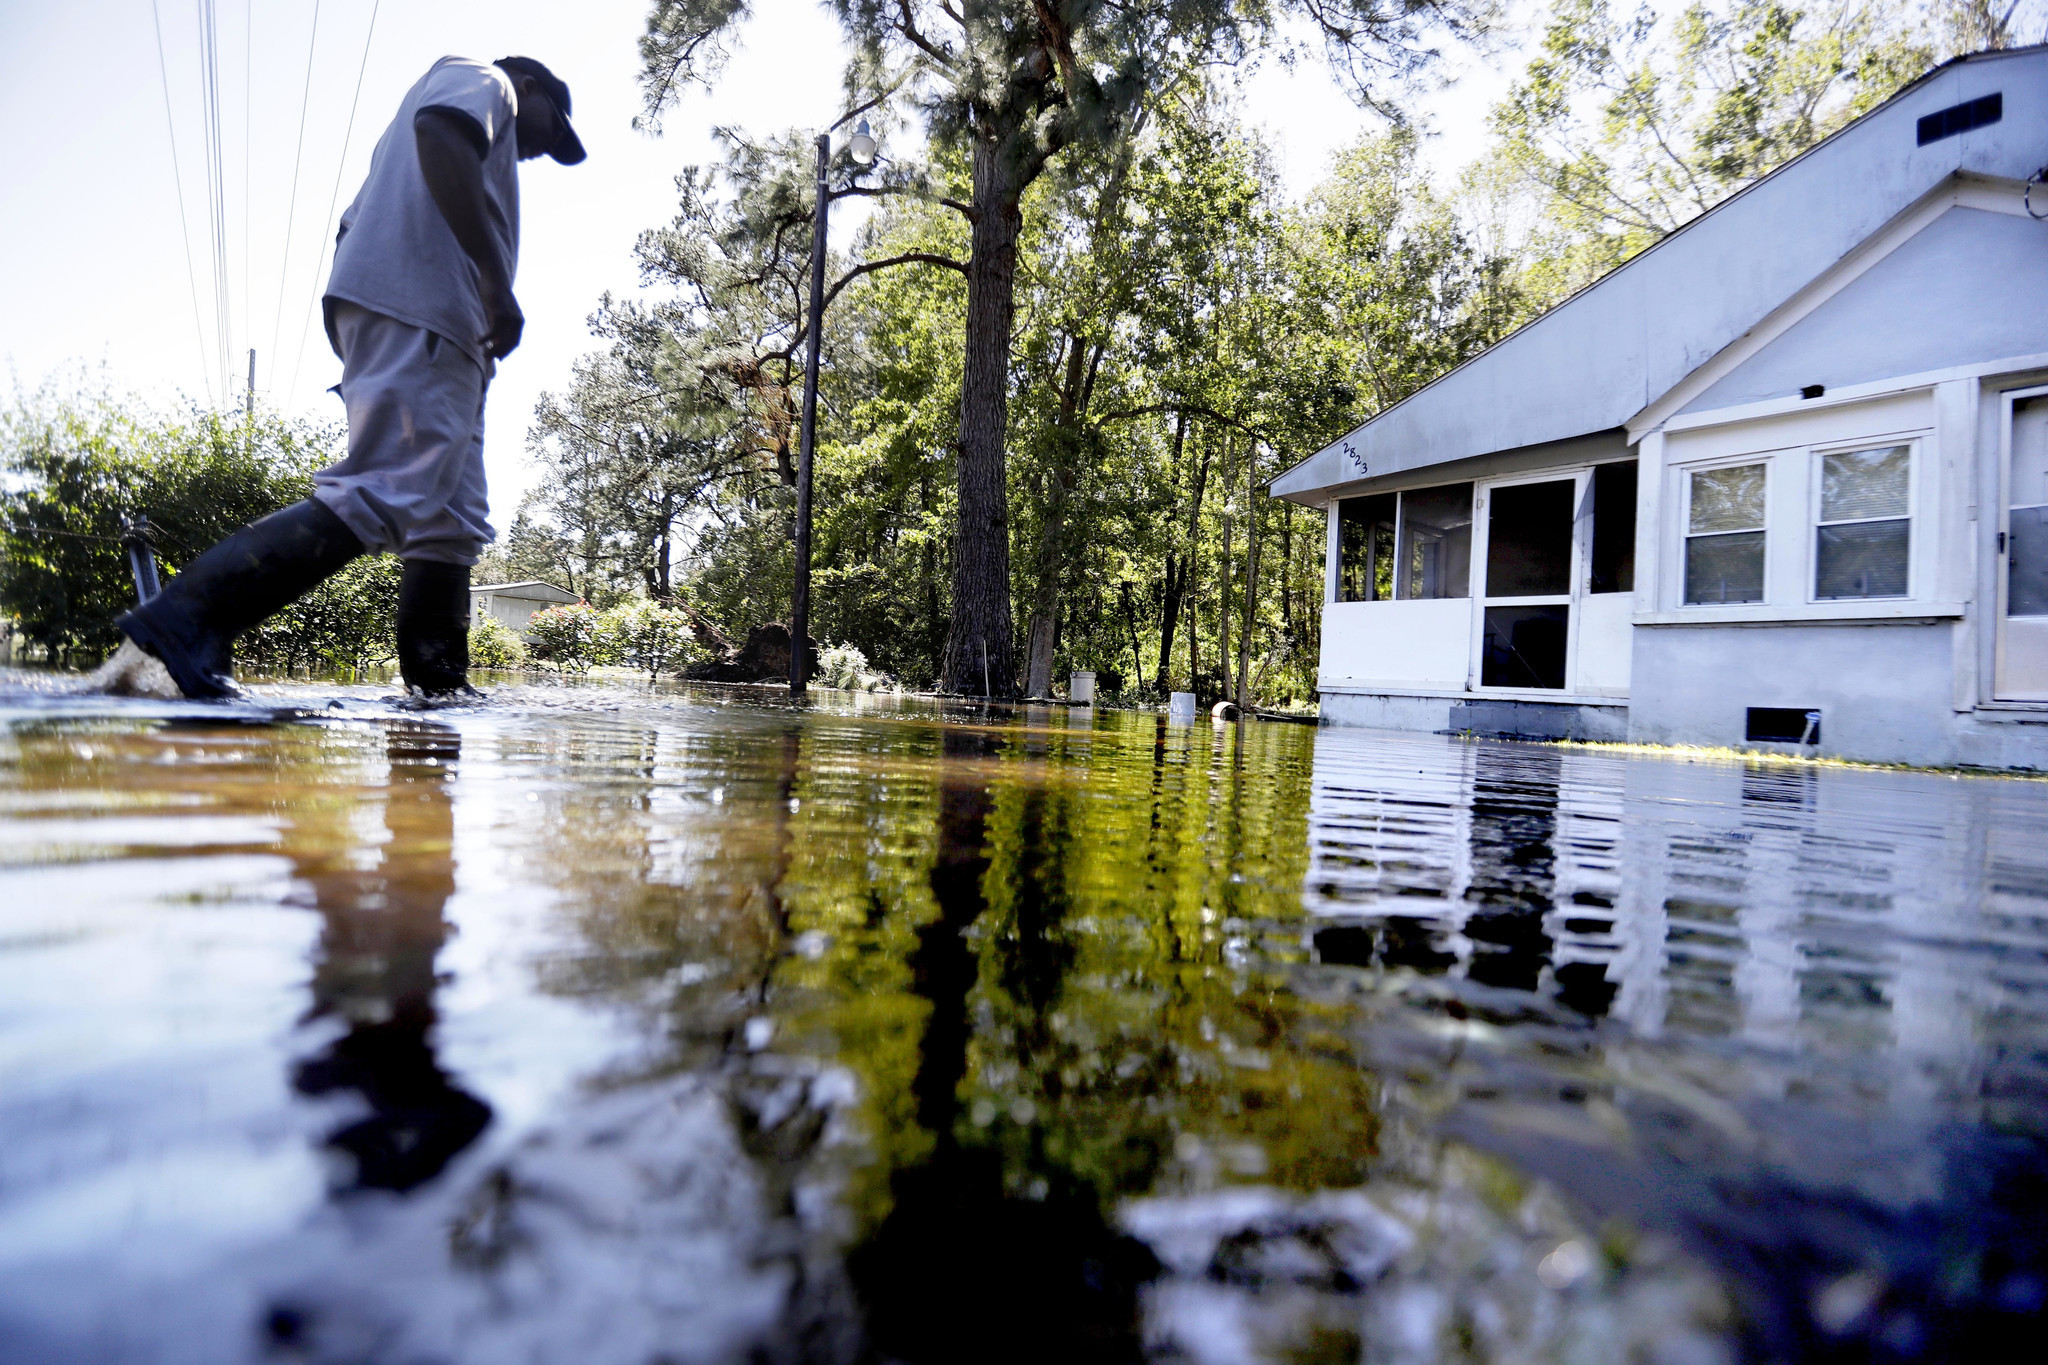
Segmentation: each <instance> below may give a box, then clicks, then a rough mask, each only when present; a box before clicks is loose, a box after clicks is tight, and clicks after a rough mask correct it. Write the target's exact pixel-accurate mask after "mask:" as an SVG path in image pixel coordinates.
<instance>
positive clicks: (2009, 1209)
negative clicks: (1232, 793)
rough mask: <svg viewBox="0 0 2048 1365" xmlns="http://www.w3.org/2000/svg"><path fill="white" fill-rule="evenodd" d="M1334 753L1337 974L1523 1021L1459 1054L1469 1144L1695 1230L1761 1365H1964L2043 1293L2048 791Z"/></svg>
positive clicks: (1329, 952) (1458, 1090) (1730, 770)
mask: <svg viewBox="0 0 2048 1365" xmlns="http://www.w3.org/2000/svg"><path fill="white" fill-rule="evenodd" d="M1323 740H1324V742H1323V744H1322V745H1321V746H1319V748H1320V749H1321V750H1323V751H1325V752H1326V753H1327V757H1328V760H1329V761H1327V762H1322V761H1320V759H1321V755H1320V754H1319V767H1318V774H1317V808H1316V814H1315V817H1314V818H1313V819H1312V822H1311V828H1312V831H1313V834H1312V838H1314V839H1315V841H1316V856H1315V859H1314V862H1313V865H1312V867H1311V869H1310V871H1309V873H1308V885H1309V888H1310V894H1309V904H1310V906H1311V908H1312V909H1314V910H1315V911H1316V912H1317V913H1318V915H1319V917H1321V918H1323V919H1324V920H1325V921H1326V923H1325V925H1324V926H1323V927H1320V928H1318V929H1317V930H1316V931H1315V932H1314V934H1313V941H1314V943H1315V945H1316V948H1317V950H1318V956H1319V960H1320V961H1321V962H1322V963H1324V964H1325V965H1326V966H1340V965H1341V966H1350V967H1367V968H1373V969H1379V970H1383V971H1387V972H1390V973H1392V975H1390V976H1389V977H1387V978H1386V980H1387V981H1388V982H1389V984H1391V985H1393V986H1394V987H1395V988H1396V989H1397V990H1406V989H1408V988H1406V987H1403V986H1401V985H1400V982H1401V980H1402V979H1403V977H1404V975H1405V973H1407V972H1414V973H1417V974H1418V978H1421V977H1427V976H1431V975H1435V976H1440V977H1442V978H1443V983H1444V984H1443V987H1442V988H1440V989H1438V990H1437V991H1436V992H1435V993H1433V994H1426V995H1417V996H1416V997H1415V998H1416V999H1417V1000H1418V1001H1421V1002H1427V1003H1429V1004H1430V1005H1431V1007H1432V1008H1437V1009H1442V1010H1444V1011H1446V1012H1448V1013H1450V1014H1452V1015H1453V1016H1455V1017H1457V1018H1461V1019H1462V1018H1468V1017H1471V1018H1478V1019H1484V1020H1487V1021H1490V1022H1491V1023H1493V1024H1496V1025H1510V1026H1513V1027H1511V1028H1510V1029H1509V1030H1508V1031H1506V1032H1501V1033H1496V1034H1491V1035H1481V1039H1483V1040H1484V1042H1485V1044H1486V1045H1485V1046H1483V1047H1482V1048H1481V1049H1480V1050H1479V1053H1478V1055H1472V1054H1471V1053H1467V1054H1466V1055H1464V1056H1459V1057H1456V1058H1455V1059H1454V1058H1453V1057H1452V1056H1451V1054H1449V1053H1440V1054H1439V1055H1440V1056H1442V1057H1443V1059H1444V1063H1445V1066H1446V1072H1445V1076H1444V1081H1443V1083H1442V1084H1440V1086H1439V1087H1438V1088H1439V1090H1440V1092H1441V1093H1442V1096H1443V1099H1442V1100H1440V1101H1439V1102H1440V1103H1448V1104H1449V1105H1450V1110H1449V1114H1448V1122H1447V1125H1446V1126H1447V1128H1448V1130H1449V1131H1451V1132H1454V1133H1457V1134H1459V1135H1461V1136H1462V1137H1464V1138H1465V1139H1466V1140H1468V1141H1471V1142H1474V1143H1476V1144H1478V1145H1480V1146H1482V1147H1484V1148H1487V1149H1489V1150H1492V1151H1495V1152H1499V1153H1501V1154H1504V1155H1506V1156H1508V1157H1510V1158H1511V1159H1512V1160H1513V1161H1514V1162H1515V1163H1516V1164H1517V1165H1519V1166H1521V1167H1523V1168H1524V1169H1529V1170H1533V1171H1535V1172H1537V1173H1540V1174H1542V1175H1544V1176H1546V1177H1548V1178H1549V1179H1551V1180H1553V1181H1555V1182H1557V1184H1558V1185H1559V1186H1560V1187H1561V1188H1563V1189H1566V1190H1568V1191H1570V1192H1571V1193H1572V1194H1573V1195H1574V1196H1575V1197H1576V1198H1578V1199H1580V1200H1582V1201H1584V1202H1585V1204H1586V1205H1587V1206H1588V1207H1590V1208H1591V1209H1593V1210H1595V1211H1597V1212H1599V1213H1601V1214H1603V1215H1618V1216H1621V1217H1624V1218H1626V1219H1627V1220H1629V1221H1630V1222H1631V1223H1633V1224H1634V1225H1636V1226H1639V1227H1648V1228H1653V1229H1665V1230H1669V1231H1671V1232H1672V1233H1674V1234H1675V1235H1677V1236H1679V1237H1680V1238H1681V1239H1683V1240H1684V1241H1685V1242H1686V1244H1687V1245H1689V1246H1690V1247H1692V1248H1693V1249H1694V1250H1695V1251H1696V1252H1697V1253H1698V1254H1700V1255H1701V1256H1702V1257H1704V1258H1705V1259H1707V1260H1709V1261H1710V1262H1713V1263H1715V1264H1717V1265H1718V1266H1720V1267H1721V1269H1722V1270H1723V1272H1724V1274H1725V1276H1726V1283H1727V1284H1728V1286H1729V1288H1730V1290H1731V1292H1732V1294H1733V1296H1734V1298H1735V1300H1736V1302H1737V1304H1738V1305H1739V1307H1740V1308H1741V1310H1742V1314H1743V1324H1744V1337H1745V1339H1746V1341H1747V1343H1748V1345H1749V1346H1750V1347H1751V1348H1752V1349H1754V1350H1755V1351H1756V1352H1757V1353H1759V1354H1760V1355H1761V1356H1763V1357H1765V1358H1777V1359H1789V1358H1808V1357H1813V1356H1823V1357H1825V1356H1830V1355H1832V1354H1835V1353H1837V1352H1846V1353H1847V1354H1848V1355H1850V1356H1854V1357H1856V1358H1863V1357H1864V1356H1865V1355H1866V1354H1872V1355H1874V1356H1875V1357H1877V1358H1886V1359H1890V1358H1897V1359H1909V1358H1932V1359H1949V1358H1964V1357H1966V1356H1968V1355H1969V1354H1971V1353H1972V1352H1976V1351H1981V1350H1986V1349H1989V1347H1990V1346H1991V1345H1992V1343H1994V1342H1995V1341H1997V1339H1998V1338H1999V1336H2000V1334H2002V1333H2005V1332H2008V1331H2010V1330H2012V1328H2013V1326H2014V1325H2015V1320H2016V1319H2015V1316H2014V1315H2024V1314H2026V1313H2031V1312H2034V1311H2037V1310H2038V1309H2039V1308H2040V1307H2042V1306H2048V1279H2044V1271H2048V1236H2044V1232H2043V1229H2042V1215H2043V1213H2044V1212H2048V1180H2044V1176H2043V1174H2042V1173H2043V1171H2044V1161H2043V1158H2044V1155H2048V1153H2044V1150H2043V1143H2042V1138H2043V1134H2044V1127H2048V1125H2044V1118H2048V1110H2044V1107H2043V1106H2042V1105H2041V1103H2040V1100H2041V1097H2042V1093H2043V1092H2042V1082H2043V1079H2044V1075H2048V1057H2044V1054H2043V1052H2042V1051H2041V1050H2040V1049H2039V1047H2038V1046H2037V1043H2038V1040H2039V1038H2040V1037H2041V1036H2042V1035H2041V1029H2042V1028H2043V1025H2044V1019H2043V1017H2042V1006H2041V1004H2040V1003H2039V1002H2040V1001H2041V1000H2043V999H2044V998H2048V991H2044V987H2048V977H2044V974H2043V973H2042V971H2041V961H2042V958H2041V954H2040V948H2041V946H2042V945H2043V942H2044V936H2043V911H2044V909H2048V865H2044V862H2048V850H2043V849H2042V848H2041V846H2040V834H2041V832H2042V814H2041V811H2040V810H2039V806H2038V803H2039V794H2038V792H2037V791H2035V790H2031V789H2028V788H2025V787H2019V786H2015V785H2012V784H1997V783H1984V782H1975V783H1957V782H1954V781H1952V780H1949V779H1941V778H1929V777H1917V776H1907V777H1900V778H1896V779H1889V780H1887V781H1886V782H1883V783H1878V782H1872V781H1871V780H1870V779H1869V777H1868V776H1867V775H1865V774H1859V773H1852V772H1845V771H1840V770H1823V769H1814V768H1803V769H1793V770H1789V771H1788V770H1784V769H1775V770H1774V769H1768V768H1754V767H1751V768H1740V767H1736V766H1734V765H1705V764H1672V763H1666V762H1653V763H1644V762H1629V761H1626V760H1622V759H1618V758H1610V757H1607V756H1604V755H1591V754H1572V753H1570V752H1559V751H1556V750H1543V749H1535V748H1526V747H1521V746H1472V747H1470V748H1468V749H1465V750H1463V751H1459V750H1450V751H1446V752H1445V753H1444V754H1443V755H1442V757H1440V758H1438V760H1437V762H1436V764H1435V767H1434V771H1432V770H1431V769H1430V768H1428V767H1425V768H1424V769H1423V770H1421V771H1417V770H1416V769H1415V767H1414V765H1413V764H1412V763H1410V764H1408V765H1407V766H1402V760H1403V759H1404V758H1410V759H1416V760H1418V761H1425V760H1426V759H1427V757H1428V756H1427V755H1418V754H1417V753H1415V751H1414V750H1413V748H1412V746H1409V749H1410V751H1409V752H1408V753H1407V754H1401V753H1394V754H1384V753H1375V752H1373V751H1372V750H1371V749H1369V748H1366V747H1364V746H1360V745H1358V744H1356V743H1355V742H1351V743H1347V742H1346V741H1345V740H1344V739H1342V738H1333V737H1330V736H1324V737H1323ZM1446 760H1448V761H1446ZM1432 778H1448V779H1450V782H1451V787H1450V790H1449V791H1447V792H1445V793H1444V796H1445V798H1446V799H1443V800H1441V801H1438V800H1431V799H1427V798H1425V799H1421V800H1418V799H1417V796H1418V789H1420V791H1422V792H1428V791H1429V790H1430V789H1431V788H1432V787H1433V786H1434V785H1435V784H1434V783H1433V782H1432V781H1431V779H1432ZM1467 793H1469V795H1467ZM2020 826H2026V827H2031V829H2032V830H2033V833H2032V834H2030V835H2025V836H2021V839H2022V840H2023V841H2025V842H2027V843H2030V844H2032V845H2033V846H2034V847H2033V848H2032V850H2031V851H2030V852H2029V853H2028V854H2027V855H2026V856H2025V858H2024V860H2015V861H2014V862H2010V863H2007V864H2005V865H2004V866H2003V867H2002V868H2001V867H2000V866H1999V865H1998V863H1997V860H1996V858H1995V856H1993V857H1988V856H1987V854H1988V853H1989V850H1988V849H1987V848H1985V847H1984V844H1985V842H1987V841H1988V842H1989V843H1992V844H1998V843H2004V842H2006V840H2007V839H2008V838H2010V834H2011V832H2012V831H2013V830H2015V828H2017V827H2020ZM1461 835H1463V836H1465V837H1460V836H1461ZM1973 845H1974V846H1973ZM1617 873H1618V874H1619V875H1617ZM1418 896H1419V897H1421V898H1423V899H1425V900H1430V901H1435V902H1437V903H1438V904H1439V905H1440V907H1441V908H1440V909H1438V910H1437V911H1436V912H1435V913H1434V914H1431V915H1426V916H1420V917H1418V916H1416V915H1414V914H1413V913H1411V911H1410V907H1412V906H1413V905H1415V904H1416V898H1417V897H1418ZM1418 933H1420V934H1422V935H1426V938H1427V942H1428V945H1429V947H1428V951H1427V952H1426V954H1424V955H1421V956H1419V957H1418V955H1416V954H1415V953H1414V952H1413V951H1412V945H1413V944H1414V943H1415V942H1416V941H1417V938H1418ZM1411 979H1417V978H1411ZM1607 1015H1611V1016H1613V1017H1614V1019H1615V1020H1616V1024H1615V1026H1610V1027H1608V1028H1603V1029H1600V1030H1597V1031H1594V1032H1591V1033H1585V1032H1583V1031H1582V1028H1583V1026H1575V1025H1574V1023H1573V1021H1574V1020H1576V1019H1579V1018H1580V1017H1584V1018H1591V1019H1597V1018H1599V1017H1601V1016H1607ZM2023 1038H2024V1039H2031V1040H2035V1041H2034V1042H2027V1043H2022V1042H2021V1041H2020V1040H2021V1039H2023ZM1386 1041H1387V1040H1386V1038H1385V1036H1384V1035H1382V1036H1380V1037H1379V1038H1377V1039H1373V1038H1368V1039H1367V1040H1366V1042H1367V1046H1368V1049H1369V1050H1371V1051H1376V1052H1380V1053H1382V1054H1383V1053H1384V1051H1385V1044H1386ZM1474 1041H1480V1039H1475V1040H1474ZM1460 1073H1462V1074H1460ZM1574 1111H1576V1112H1577V1114H1579V1115H1583V1116H1584V1117H1583V1118H1573V1117H1570V1116H1571V1115H1572V1114H1573V1113H1574Z"/></svg>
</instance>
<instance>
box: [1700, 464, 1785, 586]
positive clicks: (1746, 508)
mask: <svg viewBox="0 0 2048 1365" xmlns="http://www.w3.org/2000/svg"><path fill="white" fill-rule="evenodd" d="M1767 468H1768V466H1765V465H1761V464H1744V465H1735V466H1732V467H1730V468H1727V469H1699V470H1694V471H1693V472H1692V474H1691V476H1690V477H1689V479H1688V480H1687V484H1688V490H1689V496H1688V497H1687V499H1686V537H1685V600H1686V601H1687V602H1688V603H1690V604H1699V603H1721V602H1761V601H1763V600H1764V474H1765V470H1766V469H1767Z"/></svg>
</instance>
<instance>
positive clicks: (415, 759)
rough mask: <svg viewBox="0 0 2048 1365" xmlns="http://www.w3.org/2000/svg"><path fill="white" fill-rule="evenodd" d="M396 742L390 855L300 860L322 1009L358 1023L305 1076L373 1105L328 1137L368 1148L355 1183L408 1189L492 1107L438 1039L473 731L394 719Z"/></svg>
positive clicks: (392, 742) (304, 1080) (320, 1089)
mask: <svg viewBox="0 0 2048 1365" xmlns="http://www.w3.org/2000/svg"><path fill="white" fill-rule="evenodd" d="M387 752H388V756H389V760H390V777H389V782H388V787H387V791H386V796H385V803H384V823H385V827H386V829H387V831H388V833H389V836H390V837H389V840H388V841H387V842H386V843H385V844H384V846H383V849H382V850H381V852H380V854H379V857H378V860H377V862H376V864H375V865H374V866H372V867H369V868H357V867H353V866H350V865H349V862H348V861H347V859H346V858H345V857H334V856H331V855H330V856H328V857H324V858H323V857H319V856H318V855H317V854H314V853H312V851H311V850H310V848H309V849H307V850H306V852H305V854H303V855H302V856H300V857H299V858H297V859H296V861H297V863H298V872H299V875H300V876H301V877H302V878H303V879H304V880H305V881H306V882H307V883H309V884H310V885H311V887H312V889H313V900H314V904H315V906H316V907H317V908H318V909H319V911H320V914H321V917H322V918H323V920H324V921H325V923H324V926H323V928H322V930H321V935H320V950H319V958H318V960H317V961H316V963H315V964H314V968H313V1008H312V1010H311V1012H310V1016H309V1017H311V1018H320V1017H323V1016H328V1015H332V1016H334V1017H336V1018H338V1019H340V1020H342V1021H343V1022H345V1023H346V1024H347V1026H348V1032H347V1033H346V1034H344V1035H343V1036H342V1037H341V1038H339V1039H337V1040H336V1041H335V1042H334V1043H333V1044H332V1045H330V1046H329V1047H327V1048H326V1049H325V1050H323V1051H322V1052H321V1053H320V1054H319V1055H317V1056H315V1057H312V1058H309V1059H307V1060H306V1061H304V1062H301V1063H300V1064H299V1066H298V1068H297V1071H296V1072H295V1073H294V1076H293V1084H294V1085H295V1086H296V1087H297V1088H298V1089H299V1090H300V1091H302V1092H303V1093H305V1094H309V1095H320V1094H327V1093H330V1092H332V1091H336V1090H352V1091H355V1092H356V1093H358V1094H359V1095H361V1096H362V1098H363V1100H364V1101H365V1102H367V1104H368V1105H369V1109H370V1112H369V1114H368V1115H367V1116H365V1117H362V1118H358V1119H355V1120H352V1121H350V1122H348V1123H345V1124H344V1125H342V1126H341V1127H340V1128H337V1129H336V1130H335V1131H334V1132H333V1133H332V1134H330V1135H329V1137H328V1142H329V1143H330V1144H331V1145H332V1146H334V1147H336V1148H338V1149H340V1150H341V1151H343V1152H346V1153H347V1154H348V1155H349V1156H351V1157H353V1158H354V1160H355V1172H354V1176H353V1180H352V1183H353V1184H354V1186H356V1187H358V1188H368V1189H391V1190H408V1189H411V1188H413V1187H414V1186H415V1185H418V1184H420V1183H422V1182H423V1181H426V1180H429V1179H431V1178H432V1177H433V1176H435V1175H437V1174H439V1173H440V1171H441V1169H442V1167H444V1166H446V1165H447V1164H448V1161H449V1160H450V1159H451V1158H452V1157H453V1156H454V1155H455V1154H456V1153H457V1152H459V1151H461V1150H462V1149H463V1148H464V1147H466V1146H468V1145H469V1144H470V1143H471V1142H473V1141H474V1140H475V1139H476V1137H477V1135H478V1134H479V1133H481V1132H482V1131H483V1129H484V1126H485V1125H486V1124H487V1123H489V1122H490V1118H491V1109H490V1106H489V1105H487V1104H485V1103H484V1102H483V1101H482V1100H479V1099H477V1098H476V1097H475V1096H473V1095H470V1094H468V1093H466V1092H465V1091H463V1090H461V1089H459V1088H457V1087H456V1086H455V1085H454V1084H453V1083H452V1082H451V1081H450V1080H449V1078H448V1075H447V1073H446V1072H444V1071H443V1070H442V1069H441V1067H440V1064H439V1063H438V1062H437V1061H436V1060H435V1058H434V1049H433V1043H432V1041H431V1038H430V1036H429V1035H430V1034H431V1032H432V1030H433V1027H434V1023H435V1019H436V1013H435V1009H434V990H435V986H436V980H435V976H434V958H435V956H436V955H437V954H438V953H439V952H440V950H441V945H442V944H443V943H445V942H446V941H447V938H448V923H447V921H446V920H445V919H443V918H442V909H443V907H444V906H445V905H446V904H447V901H448V897H449V895H450V894H451V893H452V892H453V891H454V889H455V862H454V833H455V820H454V810H453V807H452V805H451V804H450V802H449V799H448V791H447V787H446V785H445V783H446V780H447V774H448V771H449V766H450V764H452V763H453V762H454V760H455V758H456V757H457V755H458V754H459V753H460V752H461V741H460V740H459V738H458V737H457V736H456V734H455V732H454V731H452V730H447V729H444V728H442V727H440V726H433V725H417V724H401V725H394V726H392V727H391V728H390V729H389V730H388V732H387Z"/></svg>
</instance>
